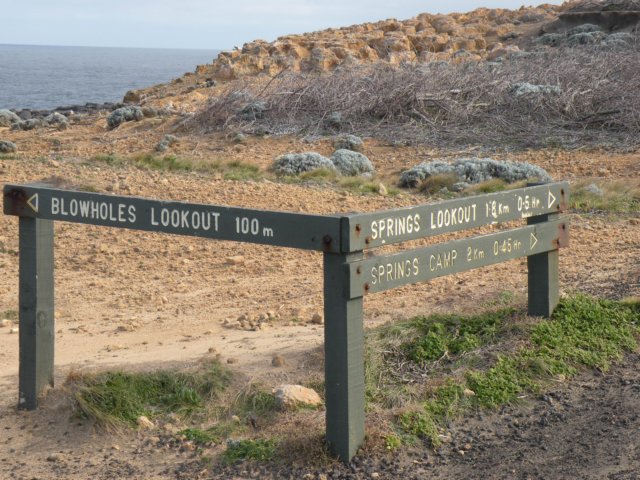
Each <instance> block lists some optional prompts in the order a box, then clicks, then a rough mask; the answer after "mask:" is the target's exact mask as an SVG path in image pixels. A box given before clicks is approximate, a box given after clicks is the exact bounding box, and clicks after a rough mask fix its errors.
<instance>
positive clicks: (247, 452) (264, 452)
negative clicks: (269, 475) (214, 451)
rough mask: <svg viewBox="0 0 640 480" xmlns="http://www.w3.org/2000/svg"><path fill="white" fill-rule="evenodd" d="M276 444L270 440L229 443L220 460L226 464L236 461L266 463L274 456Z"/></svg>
mask: <svg viewBox="0 0 640 480" xmlns="http://www.w3.org/2000/svg"><path fill="white" fill-rule="evenodd" d="M277 446H278V444H277V442H276V441H275V440H270V439H257V440H239V441H229V442H228V443H227V449H226V450H225V451H224V453H223V455H222V458H223V460H224V461H226V462H227V463H233V462H235V461H237V460H259V461H263V462H264V461H267V460H271V459H273V457H274V456H275V454H276V449H277Z"/></svg>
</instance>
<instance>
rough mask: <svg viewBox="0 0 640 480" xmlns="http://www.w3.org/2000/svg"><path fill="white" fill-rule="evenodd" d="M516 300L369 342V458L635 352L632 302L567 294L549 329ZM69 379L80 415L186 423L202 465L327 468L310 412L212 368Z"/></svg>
mask: <svg viewBox="0 0 640 480" xmlns="http://www.w3.org/2000/svg"><path fill="white" fill-rule="evenodd" d="M513 300H514V299H513V296H511V295H508V294H505V295H503V296H501V297H500V298H499V299H498V300H497V301H496V302H493V303H491V304H487V306H490V305H493V306H491V308H490V309H488V310H487V311H486V312H483V313H479V314H475V315H460V314H448V315H443V314H438V315H431V316H421V317H416V318H413V319H410V320H407V321H404V322H396V323H394V324H390V325H387V326H383V327H381V328H378V329H375V330H372V331H370V332H368V335H367V345H366V350H367V352H366V395H367V411H368V412H369V413H368V414H369V415H374V416H375V417H376V418H380V419H381V421H380V422H376V423H377V427H376V433H375V435H374V436H373V437H371V436H370V437H369V439H368V440H367V447H366V448H373V449H383V450H385V451H391V450H395V449H397V448H400V447H401V446H402V445H403V444H406V443H412V442H416V441H421V440H423V441H426V442H428V444H429V445H431V446H432V447H434V448H437V447H438V446H439V445H440V443H441V442H442V441H443V439H444V438H446V435H447V425H448V424H449V422H451V421H454V420H456V419H460V418H463V417H464V416H465V415H467V414H470V413H473V412H476V411H477V410H479V409H495V408H497V407H500V406H502V405H505V404H511V403H514V402H519V401H524V400H525V399H526V398H530V397H531V396H535V395H537V394H540V393H542V392H544V391H545V389H547V388H548V386H549V385H550V384H551V382H552V381H555V382H558V381H564V380H565V379H567V378H570V377H571V376H574V375H576V374H578V373H579V372H580V371H582V370H584V369H587V368H594V369H598V370H602V371H606V370H607V369H609V368H610V366H611V364H612V363H613V362H615V361H619V360H621V359H622V356H623V355H624V352H626V351H631V350H635V349H636V348H637V346H638V344H637V337H638V334H639V333H640V301H638V299H635V300H628V301H621V302H614V301H608V300H601V299H597V298H593V297H588V296H584V295H574V296H571V297H568V298H565V299H563V300H562V302H561V303H560V305H559V307H558V308H557V309H556V312H555V313H554V316H553V318H552V319H549V320H540V319H534V318H531V317H528V316H527V315H526V314H525V313H524V312H523V311H522V310H521V309H519V308H516V307H513V306H512V304H513ZM497 307H499V308H497ZM73 380H74V384H75V391H76V393H75V396H76V400H77V404H78V409H79V412H80V413H81V414H82V415H85V416H88V417H90V418H93V419H94V420H96V421H97V422H98V423H100V424H102V425H109V426H114V425H115V426H127V425H128V426H131V427H135V426H136V422H137V419H138V418H139V416H141V415H145V416H147V417H148V418H150V419H152V420H155V421H156V422H160V424H162V422H163V419H165V420H166V419H167V418H170V419H171V421H172V422H176V421H179V420H176V418H179V419H182V420H180V421H181V422H182V424H183V425H184V428H182V429H181V430H180V431H178V432H177V433H176V434H175V436H176V438H177V439H182V441H187V442H191V443H192V444H194V445H195V446H196V448H197V451H198V452H199V453H200V455H201V458H202V459H203V462H205V461H210V458H211V457H210V455H218V454H219V458H220V460H222V461H224V462H235V461H237V460H240V459H248V460H255V461H266V460H275V459H278V458H280V459H284V458H286V459H288V461H289V460H292V459H293V458H295V459H297V460H301V459H302V458H303V457H304V458H306V457H309V456H315V458H317V459H323V460H320V461H324V462H328V461H330V458H329V457H328V456H327V452H326V447H325V445H324V444H323V442H322V438H321V437H322V435H321V432H320V429H321V424H319V423H318V422H317V419H316V417H317V412H316V411H315V410H309V409H301V410H298V411H293V412H291V411H288V412H282V411H280V410H278V409H277V406H276V402H275V398H274V395H273V394H272V393H270V392H269V391H268V390H267V389H266V388H264V387H262V386H260V385H255V384H249V385H248V386H247V385H242V382H235V383H232V379H231V374H230V373H229V371H228V370H226V369H225V368H223V367H222V366H221V365H220V364H219V363H217V362H207V363H205V364H204V365H203V366H201V367H200V368H198V369H195V370H191V371H159V372H147V373H144V372H143V373H125V372H105V373H101V374H96V375H81V376H76V377H74V378H73ZM314 386H316V387H317V388H318V389H322V387H323V382H322V381H319V382H318V383H317V385H316V384H314ZM311 418H314V419H315V420H313V422H312V423H309V422H310V419H311ZM316 424H317V425H316ZM296 425H297V427H296ZM300 425H306V426H305V428H303V429H300ZM311 425H316V426H315V427H313V426H311ZM316 427H318V428H316ZM178 441H179V440H178ZM221 447H222V448H221ZM216 452H217V453H216Z"/></svg>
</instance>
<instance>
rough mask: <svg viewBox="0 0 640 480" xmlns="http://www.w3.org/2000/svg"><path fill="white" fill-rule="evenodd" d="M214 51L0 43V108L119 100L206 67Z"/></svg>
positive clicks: (47, 107) (64, 105) (46, 106)
mask: <svg viewBox="0 0 640 480" xmlns="http://www.w3.org/2000/svg"><path fill="white" fill-rule="evenodd" d="M219 52H220V50H213V49H211V50H205V49H203V50H199V49H167V48H140V47H131V48H129V47H89V46H87V47H84V46H59V45H14V44H0V108H9V109H12V110H22V109H31V110H52V109H54V108H58V107H67V106H73V105H84V104H85V103H98V104H101V103H109V102H113V103H116V102H120V101H122V98H123V97H124V94H125V93H126V92H127V91H128V90H132V89H138V88H144V87H150V86H152V85H156V84H159V83H165V82H168V81H170V80H172V79H174V78H178V77H181V76H182V75H183V74H185V73H186V72H193V71H194V70H195V68H196V66H198V65H201V64H205V63H211V62H212V61H213V60H214V59H215V58H216V56H217V55H218V53H219Z"/></svg>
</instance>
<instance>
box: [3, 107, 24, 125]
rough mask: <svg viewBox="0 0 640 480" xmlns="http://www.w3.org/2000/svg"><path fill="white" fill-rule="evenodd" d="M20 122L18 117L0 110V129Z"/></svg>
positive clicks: (4, 109) (8, 111)
mask: <svg viewBox="0 0 640 480" xmlns="http://www.w3.org/2000/svg"><path fill="white" fill-rule="evenodd" d="M18 122H20V117H19V116H18V115H16V114H15V113H13V112H12V111H11V110H7V109H6V108H3V109H0V127H10V126H11V125H13V124H14V123H18Z"/></svg>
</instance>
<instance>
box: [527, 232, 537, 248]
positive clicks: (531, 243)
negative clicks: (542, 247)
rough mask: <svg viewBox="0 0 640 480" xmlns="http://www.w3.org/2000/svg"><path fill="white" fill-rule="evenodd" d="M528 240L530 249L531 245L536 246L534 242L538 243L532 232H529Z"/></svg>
mask: <svg viewBox="0 0 640 480" xmlns="http://www.w3.org/2000/svg"><path fill="white" fill-rule="evenodd" d="M529 241H530V245H529V248H530V249H531V250H533V247H535V246H536V243H538V239H537V238H536V236H535V235H534V234H533V233H532V234H531V238H530V239H529Z"/></svg>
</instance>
